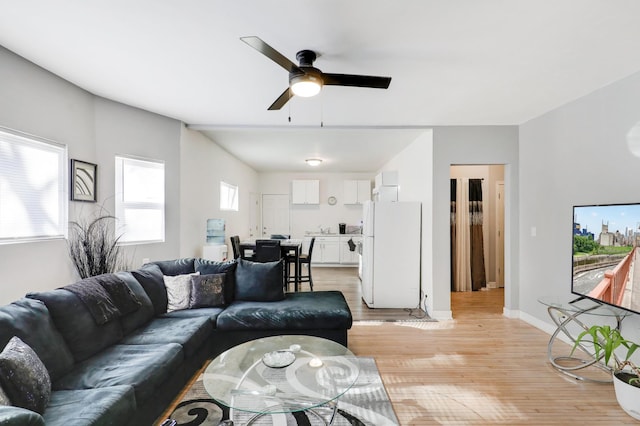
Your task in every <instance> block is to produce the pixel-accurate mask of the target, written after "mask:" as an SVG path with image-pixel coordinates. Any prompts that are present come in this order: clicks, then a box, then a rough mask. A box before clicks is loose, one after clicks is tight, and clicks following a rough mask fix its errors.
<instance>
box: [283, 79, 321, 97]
mask: <svg viewBox="0 0 640 426" xmlns="http://www.w3.org/2000/svg"><path fill="white" fill-rule="evenodd" d="M289 83H290V85H291V91H292V92H293V94H294V95H296V96H301V97H303V98H310V97H311V96H315V95H317V94H318V93H320V89H322V79H321V78H320V77H319V76H316V75H313V74H302V75H297V76H295V77H292V78H291V80H290V81H289Z"/></svg>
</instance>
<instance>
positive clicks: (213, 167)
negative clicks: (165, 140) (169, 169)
mask: <svg viewBox="0 0 640 426" xmlns="http://www.w3.org/2000/svg"><path fill="white" fill-rule="evenodd" d="M180 152H181V154H180V158H181V164H182V167H181V168H182V174H181V180H180V188H179V191H180V206H181V211H182V214H181V225H180V234H181V235H182V239H181V244H180V255H181V256H182V257H192V256H201V255H202V247H203V246H204V245H205V242H206V234H205V231H206V224H207V219H224V220H225V226H226V229H225V236H226V238H225V240H226V241H225V242H226V243H227V246H228V247H227V250H228V254H229V257H231V253H232V251H231V246H230V243H229V237H230V236H232V235H239V236H240V239H245V238H248V237H249V215H250V209H251V208H252V206H250V205H249V194H250V193H252V192H253V193H257V192H258V174H257V173H256V172H255V170H253V169H252V168H250V167H249V166H247V165H246V164H245V163H243V162H241V161H240V160H238V159H237V158H235V157H234V156H232V155H231V154H229V153H228V152H227V151H225V150H223V149H222V148H221V147H220V146H219V145H217V144H215V143H214V142H213V141H212V140H211V139H209V138H207V137H206V136H204V135H203V134H201V133H200V132H197V131H194V130H189V129H187V128H186V127H185V126H183V127H182V135H181V141H180ZM221 180H223V181H225V182H227V183H230V184H233V185H237V186H238V190H239V199H238V211H237V212H234V211H221V210H220V181H221Z"/></svg>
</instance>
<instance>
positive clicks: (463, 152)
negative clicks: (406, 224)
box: [430, 126, 519, 318]
mask: <svg viewBox="0 0 640 426" xmlns="http://www.w3.org/2000/svg"><path fill="white" fill-rule="evenodd" d="M455 164H504V165H505V169H504V180H505V312H506V313H507V314H509V315H510V314H511V313H512V312H514V311H516V310H517V309H518V301H519V298H518V291H519V282H518V277H519V273H518V266H519V260H518V259H519V256H518V231H519V227H518V203H519V201H518V195H519V189H518V188H519V184H518V167H519V165H518V128H517V127H515V126H454V127H434V129H433V233H432V238H433V294H432V295H430V297H432V298H433V316H435V317H436V318H448V317H451V294H450V293H451V287H450V276H451V271H450V264H451V262H450V258H449V257H450V241H449V240H450V236H449V222H450V219H449V199H450V180H449V179H450V173H451V171H450V168H451V165H455Z"/></svg>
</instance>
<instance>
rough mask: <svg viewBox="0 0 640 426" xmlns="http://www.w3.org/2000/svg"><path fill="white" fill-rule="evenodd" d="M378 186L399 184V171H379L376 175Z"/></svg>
mask: <svg viewBox="0 0 640 426" xmlns="http://www.w3.org/2000/svg"><path fill="white" fill-rule="evenodd" d="M375 182H376V185H375V187H376V188H379V187H381V186H398V185H400V182H399V181H398V172H397V171H396V170H390V171H386V172H382V173H378V174H377V175H376V180H375Z"/></svg>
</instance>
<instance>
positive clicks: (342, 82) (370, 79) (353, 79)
mask: <svg viewBox="0 0 640 426" xmlns="http://www.w3.org/2000/svg"><path fill="white" fill-rule="evenodd" d="M322 80H323V82H324V85H325V86H355V87H372V88H374V89H386V88H388V87H389V84H390V83H391V77H376V76H372V75H352V74H331V73H323V74H322Z"/></svg>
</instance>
